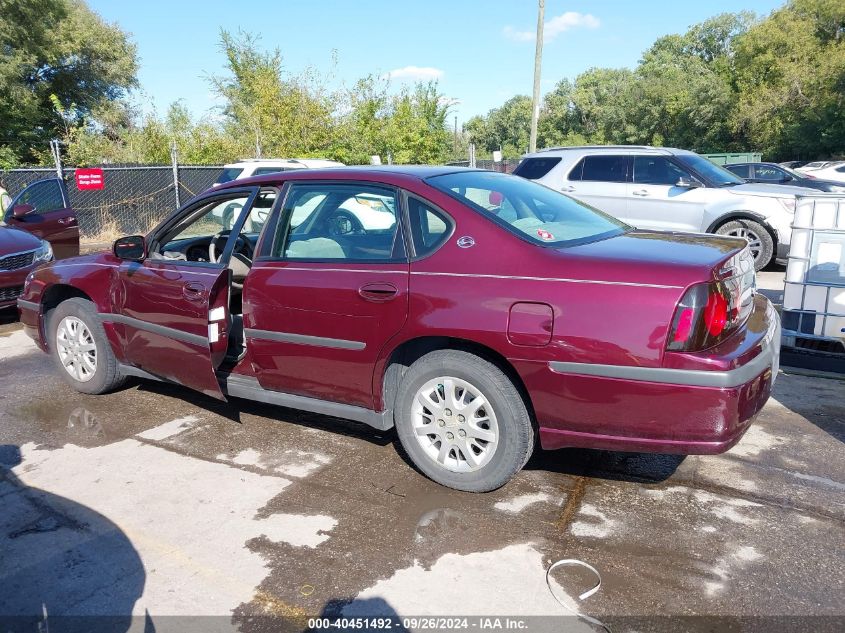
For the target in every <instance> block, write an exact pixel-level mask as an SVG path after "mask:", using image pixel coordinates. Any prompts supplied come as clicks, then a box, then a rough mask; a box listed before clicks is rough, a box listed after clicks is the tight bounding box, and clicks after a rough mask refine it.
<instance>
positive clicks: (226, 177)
mask: <svg viewBox="0 0 845 633" xmlns="http://www.w3.org/2000/svg"><path fill="white" fill-rule="evenodd" d="M242 173H243V167H226V168H225V169H224V170H223V172H222V173H221V174H220V175H219V176H218V177H217V180H215V181H214V184H217V185H222V184H223V183H224V182H231V181H233V180H235V179H236V178H237V177H238V176H240V175H241V174H242Z"/></svg>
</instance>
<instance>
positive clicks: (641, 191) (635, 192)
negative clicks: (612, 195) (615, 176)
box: [633, 189, 648, 196]
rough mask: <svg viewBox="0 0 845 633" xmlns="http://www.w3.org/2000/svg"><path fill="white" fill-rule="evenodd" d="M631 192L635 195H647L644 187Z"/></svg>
mask: <svg viewBox="0 0 845 633" xmlns="http://www.w3.org/2000/svg"><path fill="white" fill-rule="evenodd" d="M633 194H634V195H635V196H647V195H648V191H646V190H645V189H640V190H638V191H634V192H633Z"/></svg>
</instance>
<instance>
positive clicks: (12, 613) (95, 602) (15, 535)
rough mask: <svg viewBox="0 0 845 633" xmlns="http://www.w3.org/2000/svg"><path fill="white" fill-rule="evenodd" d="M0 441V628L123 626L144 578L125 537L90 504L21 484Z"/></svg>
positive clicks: (13, 459)
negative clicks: (91, 507) (76, 501)
mask: <svg viewBox="0 0 845 633" xmlns="http://www.w3.org/2000/svg"><path fill="white" fill-rule="evenodd" d="M20 463H21V452H20V449H19V448H18V447H17V446H15V445H11V444H4V445H0V498H2V501H0V503H2V513H0V588H1V589H0V630H2V631H3V633H19V632H20V633H24V632H26V633H31V632H32V631H47V630H50V629H53V630H58V631H63V632H70V633H76V632H79V633H82V632H84V631H92V630H96V631H98V632H102V633H122V632H123V631H126V630H128V629H129V627H130V625H131V624H132V617H131V616H132V610H133V607H134V606H135V602H136V601H137V600H138V598H140V596H141V594H142V592H143V589H144V583H145V579H146V575H145V571H144V566H143V564H142V563H141V559H140V557H139V555H138V552H137V551H136V550H135V547H134V546H133V545H132V543H131V542H130V540H129V538H128V537H127V536H126V535H125V534H124V533H123V532H122V531H121V530H120V529H119V528H118V527H117V526H116V525H115V524H114V523H112V522H111V521H109V520H108V519H106V518H105V517H104V516H102V515H100V514H98V513H96V512H94V511H93V510H91V509H90V508H87V507H85V506H82V505H80V504H78V503H75V502H73V501H71V500H70V499H66V498H63V497H59V496H56V495H53V494H50V493H48V492H45V491H43V490H38V489H36V488H31V487H28V486H26V485H25V484H24V483H23V482H22V481H21V480H20V479H19V478H18V477H17V476H16V475H15V473H14V472H13V471H12V469H13V468H14V467H15V466H18V465H20Z"/></svg>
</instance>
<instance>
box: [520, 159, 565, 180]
mask: <svg viewBox="0 0 845 633" xmlns="http://www.w3.org/2000/svg"><path fill="white" fill-rule="evenodd" d="M559 162H560V158H555V157H551V156H550V157H546V158H526V159H524V160H523V161H522V162H521V163H519V165H517V166H516V169H514V170H513V175H514V176H522V177H523V178H528V180H537V178H542V177H543V176H545V175H546V174H548V173H549V172H550V171H551V170H552V168H553V167H554V166H555V165H557V164H558V163H559Z"/></svg>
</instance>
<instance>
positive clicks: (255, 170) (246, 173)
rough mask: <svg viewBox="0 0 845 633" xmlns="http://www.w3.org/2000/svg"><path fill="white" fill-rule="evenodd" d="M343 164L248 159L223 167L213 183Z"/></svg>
mask: <svg viewBox="0 0 845 633" xmlns="http://www.w3.org/2000/svg"><path fill="white" fill-rule="evenodd" d="M342 166H343V163H339V162H337V161H334V160H325V159H322V158H249V159H246V160H242V161H238V162H237V163H230V164H229V165H223V171H222V172H221V173H220V176H218V178H217V180H216V181H215V183H214V185H213V186H214V187H219V186H220V185H222V184H223V183H226V182H231V181H233V180H243V179H244V178H251V177H252V176H265V175H267V174H276V173H278V172H280V171H289V170H291V169H319V168H324V167H342Z"/></svg>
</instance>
